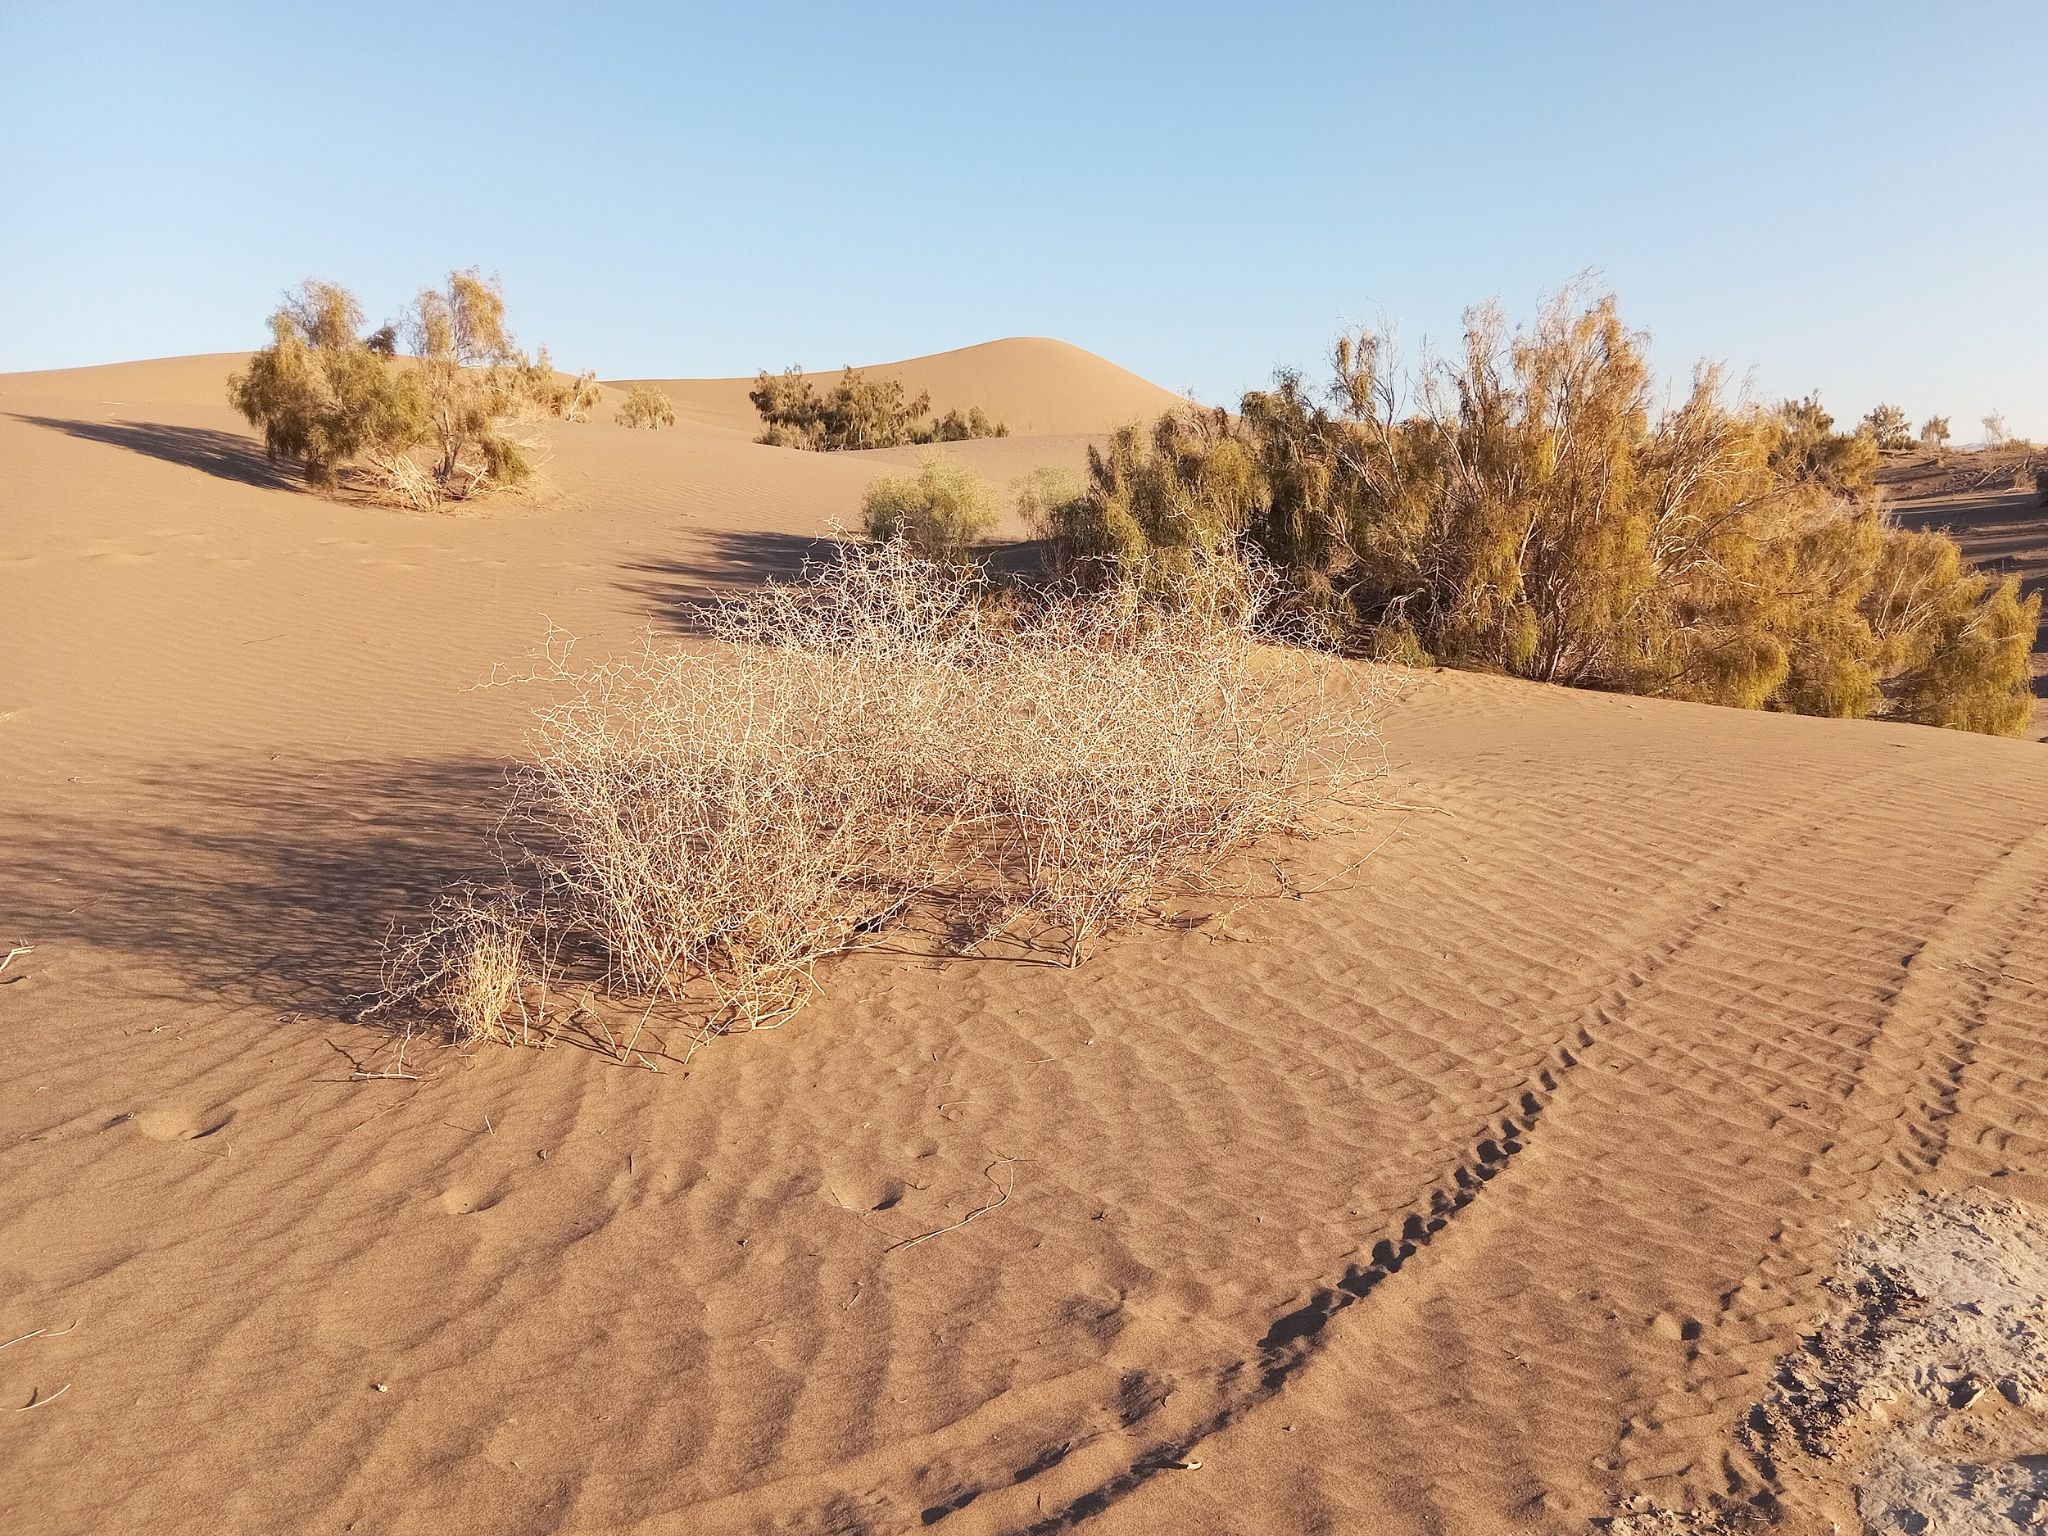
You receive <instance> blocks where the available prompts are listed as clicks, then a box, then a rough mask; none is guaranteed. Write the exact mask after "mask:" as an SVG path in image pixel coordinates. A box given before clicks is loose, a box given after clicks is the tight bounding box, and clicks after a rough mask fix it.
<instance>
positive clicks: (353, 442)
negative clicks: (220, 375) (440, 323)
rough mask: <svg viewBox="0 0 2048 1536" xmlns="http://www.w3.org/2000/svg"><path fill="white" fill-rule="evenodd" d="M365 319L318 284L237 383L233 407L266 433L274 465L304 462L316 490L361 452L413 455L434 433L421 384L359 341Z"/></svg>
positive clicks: (309, 287)
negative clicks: (384, 449)
mask: <svg viewBox="0 0 2048 1536" xmlns="http://www.w3.org/2000/svg"><path fill="white" fill-rule="evenodd" d="M362 319H363V312H362V307H361V305H359V304H358V303H357V302H356V300H355V296H354V295H353V294H351V293H350V292H349V291H348V290H347V289H346V288H343V287H341V286H339V285H338V284H335V283H324V282H319V281H317V280H312V279H309V280H308V281H306V282H305V283H303V284H301V285H300V286H299V287H298V288H296V289H294V290H292V291H291V292H290V293H288V294H286V295H285V300H284V303H283V304H281V305H280V306H279V307H278V309H277V311H276V312H275V313H274V314H272V315H271V317H270V333H271V344H270V345H269V346H268V347H265V348H264V349H263V350H262V351H260V352H258V353H256V354H255V355H254V356H253V357H251V358H250V359H249V366H248V369H247V370H246V371H245V372H241V373H237V374H234V375H233V376H231V377H230V378H229V379H228V401H229V403H230V404H231V405H233V406H234V407H235V409H236V410H238V411H240V412H241V413H242V415H243V416H244V417H245V418H246V419H247V420H248V422H249V424H250V425H251V426H252V427H257V428H260V429H261V430H262V433H263V450H264V452H265V454H267V455H268V456H269V458H270V459H271V461H272V462H276V461H277V460H279V459H294V460H297V461H298V463H299V465H300V467H301V469H302V471H303V472H304V474H305V477H306V481H307V483H308V484H310V485H316V486H320V487H322V488H324V489H329V490H331V489H333V488H334V487H335V486H336V485H337V484H339V482H340V476H341V471H342V469H343V468H344V466H346V465H347V464H348V463H349V462H350V461H351V460H353V459H354V458H355V457H356V456H357V455H358V454H361V453H363V452H365V451H368V450H370V449H372V448H381V447H389V448H392V449H394V450H399V451H402V450H404V449H409V448H411V447H413V446H414V445H415V444H418V443H421V442H424V441H425V440H426V438H427V436H428V432H429V423H428V402H427V397H426V392H425V391H424V390H423V389H422V388H421V387H420V382H419V380H418V379H417V378H415V377H414V376H413V375H411V374H408V373H400V372H398V371H396V370H394V369H392V368H389V367H388V366H387V365H386V363H385V360H384V357H383V356H382V355H381V354H380V353H379V352H377V351H376V350H374V349H373V348H372V347H371V345H370V344H369V343H368V342H361V341H358V340H356V335H355V332H356V328H357V327H358V326H359V325H361V324H362ZM386 329H389V328H388V327H387V328H386ZM382 334H383V333H382V332H379V333H378V336H379V337H381V336H382ZM372 339H373V340H375V339H377V338H372Z"/></svg>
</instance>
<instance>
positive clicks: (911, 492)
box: [861, 453, 997, 560]
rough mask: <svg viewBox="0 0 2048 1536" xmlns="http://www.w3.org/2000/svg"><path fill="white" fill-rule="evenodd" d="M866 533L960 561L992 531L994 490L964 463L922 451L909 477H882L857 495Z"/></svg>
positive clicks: (934, 556)
mask: <svg viewBox="0 0 2048 1536" xmlns="http://www.w3.org/2000/svg"><path fill="white" fill-rule="evenodd" d="M861 515H862V520H863V523H864V525H865V527H866V531H867V536H868V537H869V538H871V539H873V540H875V541H876V542H877V543H883V544H887V543H891V542H894V541H896V540H899V539H900V540H902V541H903V543H905V544H906V545H908V546H909V547H910V548H911V549H912V550H914V551H916V552H917V553H918V554H920V555H922V556H925V557H926V558H928V559H944V560H960V559H963V558H965V556H966V554H967V551H968V550H969V549H970V548H971V547H972V546H973V545H975V544H976V543H979V542H980V541H981V540H983V539H985V538H987V537H988V535H989V534H990V533H992V532H993V531H994V530H995V526H996V521H997V511H996V497H995V491H994V489H993V488H992V487H991V486H990V485H989V484H988V482H987V481H985V480H983V479H982V478H981V477H980V476H979V475H977V474H975V473H974V472H973V471H972V470H970V469H968V468H967V467H966V466H965V465H964V464H958V463H955V462H954V461H953V460H951V459H948V458H947V457H946V456H945V455H943V454H939V453H927V454H926V455H925V456H924V457H923V458H922V459H921V460H920V461H919V463H918V467H917V473H916V474H914V475H900V476H899V475H884V476H883V477H882V478H881V479H879V480H877V481H875V482H874V484H872V485H870V486H869V487H868V490H867V495H866V496H864V497H863V498H862V499H861Z"/></svg>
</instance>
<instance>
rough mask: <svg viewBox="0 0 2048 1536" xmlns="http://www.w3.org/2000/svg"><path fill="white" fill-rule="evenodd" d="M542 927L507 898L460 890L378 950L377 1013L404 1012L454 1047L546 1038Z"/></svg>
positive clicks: (547, 953)
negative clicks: (437, 1025)
mask: <svg viewBox="0 0 2048 1536" xmlns="http://www.w3.org/2000/svg"><path fill="white" fill-rule="evenodd" d="M547 938H548V935H547V933H546V931H545V929H544V925H543V924H542V923H541V922H540V921H539V919H537V918H536V917H535V916H534V915H533V914H531V913H529V912H528V911H527V910H526V909H525V906H524V904H523V902H522V901H521V899H520V898H519V897H518V896H517V895H516V894H515V893H512V892H502V893H497V894H491V895H486V894H484V893H482V892H479V891H477V890H474V889H472V888H469V887H464V888H461V889H458V890H456V891H453V892H450V893H449V894H448V895H446V896H443V897H442V898H441V900H440V901H439V902H437V903H436V904H435V906H434V909H433V911H432V912H431V913H429V915H428V918H427V920H426V922H424V923H422V924H421V925H419V926H418V927H417V928H414V929H411V930H408V931H406V932H403V933H398V934H395V935H394V936H393V937H392V939H391V940H390V942H389V943H387V944H386V946H385V953H384V988H383V993H382V996H381V998H380V999H379V1001H378V1003H377V1004H376V1007H377V1008H378V1009H379V1010H382V1009H385V1008H392V1007H400V1006H403V1005H410V1006H411V1010H412V1011H413V1012H415V1013H417V1014H420V1015H423V1016H426V1017H429V1018H438V1019H440V1020H441V1021H443V1022H444V1023H445V1026H446V1028H447V1031H448V1035H449V1038H450V1039H452V1040H453V1041H454V1042H455V1043H456V1044H458V1045H470V1044H474V1043H476V1042H479V1041H488V1042H492V1043H495V1044H500V1045H532V1044H536V1043H539V1042H540V1041H541V1040H543V1039H544V1038H545V1037H546V1033H547V1032H546V1031H545V1029H544V1028H543V1021H544V1020H545V1019H546V1018H547V1016H548V980H549V976H550V973H551V971H552V969H553V955H552V952H551V950H550V949H549V947H548V945H547V942H546V941H547Z"/></svg>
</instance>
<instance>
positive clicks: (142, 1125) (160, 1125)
mask: <svg viewBox="0 0 2048 1536" xmlns="http://www.w3.org/2000/svg"><path fill="white" fill-rule="evenodd" d="M234 1117H235V1116H234V1111H233V1110H226V1109H221V1110H207V1111H198V1110H190V1109H176V1108H171V1109H138V1110H131V1111H130V1112H129V1113H127V1114H125V1115H116V1116H114V1118H113V1119H111V1120H109V1121H108V1122H107V1128H108V1129H109V1130H111V1129H113V1127H115V1126H117V1125H133V1126H134V1127H135V1129H137V1130H138V1131H140V1132H142V1134H143V1135H145V1136H147V1137H148V1138H149V1139H150V1140H151V1141H198V1140H200V1139H201V1138H202V1137H206V1136H211V1135H214V1134H215V1133H216V1132H219V1131H223V1130H225V1129H227V1124H228V1122H229V1121H230V1120H232V1119H234Z"/></svg>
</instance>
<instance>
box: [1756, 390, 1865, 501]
mask: <svg viewBox="0 0 2048 1536" xmlns="http://www.w3.org/2000/svg"><path fill="white" fill-rule="evenodd" d="M1774 415H1775V419H1776V425H1777V428H1778V440H1777V442H1776V443H1775V444H1774V445H1773V447H1772V450H1771V467H1772V468H1773V469H1774V470H1776V471H1777V472H1778V473H1779V474H1780V475H1781V476H1783V477H1784V478H1786V479H1794V480H1810V481H1812V482H1814V483H1815V484H1817V485H1820V486H1822V487H1824V488H1826V489H1827V490H1830V491H1833V492H1835V493H1836V494H1837V495H1844V496H1854V495H1860V494H1862V493H1863V492H1865V491H1868V490H1869V489H1870V488H1871V487H1872V486H1873V485H1874V484H1876V482H1877V463H1878V459H1877V451H1878V442H1877V439H1876V438H1875V437H1873V436H1872V435H1871V434H1870V433H1868V432H1852V433H1847V434H1844V433H1840V432H1837V431H1836V430H1835V418H1834V417H1832V416H1830V415H1829V414H1828V413H1827V412H1826V411H1825V410H1824V409H1822V407H1821V403H1820V396H1819V395H1816V394H1810V395H1808V396H1807V397H1806V398H1805V399H1804V400H1787V401H1785V402H1784V403H1783V404H1781V405H1780V406H1779V407H1778V409H1777V411H1776V412H1775V413H1774Z"/></svg>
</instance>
